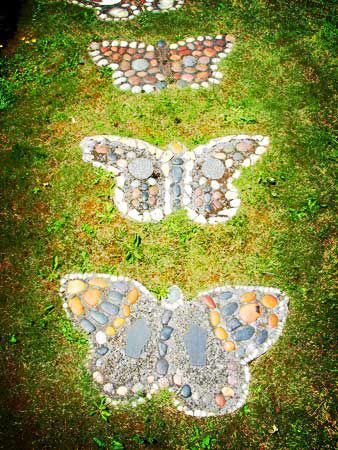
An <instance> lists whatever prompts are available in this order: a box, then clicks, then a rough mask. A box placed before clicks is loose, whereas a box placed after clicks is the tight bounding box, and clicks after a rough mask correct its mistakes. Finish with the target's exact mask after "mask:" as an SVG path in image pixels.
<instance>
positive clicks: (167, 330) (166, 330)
mask: <svg viewBox="0 0 338 450" xmlns="http://www.w3.org/2000/svg"><path fill="white" fill-rule="evenodd" d="M173 331H174V329H173V327H169V326H168V325H166V326H165V327H163V328H162V330H161V334H160V338H161V339H162V341H167V340H168V339H170V337H171V334H172V332H173Z"/></svg>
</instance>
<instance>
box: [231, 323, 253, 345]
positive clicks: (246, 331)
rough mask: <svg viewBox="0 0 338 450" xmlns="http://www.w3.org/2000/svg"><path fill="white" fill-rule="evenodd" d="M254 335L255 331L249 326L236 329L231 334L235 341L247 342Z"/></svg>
mask: <svg viewBox="0 0 338 450" xmlns="http://www.w3.org/2000/svg"><path fill="white" fill-rule="evenodd" d="M254 334H255V329H254V327H252V326H251V325H248V326H247V327H243V328H240V329H238V330H237V331H235V332H234V333H233V338H234V339H235V341H237V342H239V341H247V340H248V339H250V338H252V336H253V335H254Z"/></svg>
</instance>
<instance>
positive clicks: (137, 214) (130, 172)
mask: <svg viewBox="0 0 338 450" xmlns="http://www.w3.org/2000/svg"><path fill="white" fill-rule="evenodd" d="M268 144H269V139H268V138H267V137H263V136H247V135H238V136H224V137H221V138H218V139H213V140H211V141H209V142H208V143H207V144H202V145H199V146H198V147H196V148H195V149H194V150H193V151H189V150H188V149H187V148H186V147H184V146H183V145H181V144H177V143H176V144H175V143H174V144H171V145H169V146H168V148H167V150H165V151H163V150H161V149H159V148H157V147H154V146H153V145H151V144H148V143H147V142H144V141H141V140H138V139H129V138H123V137H119V136H108V135H106V136H92V137H86V138H85V139H84V140H83V141H82V142H81V144H80V146H81V148H82V151H83V160H84V161H86V162H90V163H91V164H93V166H94V167H102V168H103V169H105V170H107V171H110V172H112V173H113V174H114V175H115V176H116V178H115V179H116V188H115V193H114V201H115V203H116V205H117V207H118V209H119V211H120V212H121V214H122V215H123V216H124V217H127V218H129V219H133V220H136V221H139V222H151V221H152V222H158V221H160V220H162V219H163V218H164V217H166V216H167V215H169V214H171V213H172V212H173V211H176V210H179V209H182V208H183V209H185V210H186V211H187V214H188V217H189V218H190V219H191V220H193V221H195V222H197V223H200V224H216V223H221V222H225V221H227V220H229V219H230V218H232V217H233V216H234V215H235V214H236V212H237V209H238V207H239V206H240V199H239V193H238V190H237V188H236V187H235V186H234V184H233V181H234V180H235V179H237V178H239V176H240V174H241V168H242V167H249V166H251V165H253V164H255V163H256V162H257V161H258V160H259V158H260V157H261V155H262V154H263V153H265V152H266V150H267V146H268Z"/></svg>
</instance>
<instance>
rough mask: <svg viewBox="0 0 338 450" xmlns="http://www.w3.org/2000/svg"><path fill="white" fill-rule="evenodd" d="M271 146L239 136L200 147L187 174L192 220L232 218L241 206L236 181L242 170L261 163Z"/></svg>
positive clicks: (255, 138) (262, 140)
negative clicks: (259, 161) (262, 157)
mask: <svg viewBox="0 0 338 450" xmlns="http://www.w3.org/2000/svg"><path fill="white" fill-rule="evenodd" d="M268 143H269V139H268V138H264V137H263V136H244V135H239V136H225V137H222V138H219V139H213V140H212V141H210V142H208V143H207V144H205V145H200V146H199V147H197V148H196V149H195V150H194V153H193V156H192V158H193V160H192V161H190V162H189V163H188V164H186V171H185V185H186V186H187V189H188V190H189V193H190V204H188V205H187V206H186V209H187V211H188V216H189V218H190V219H192V220H194V221H196V222H198V223H201V224H206V223H209V224H215V223H220V222H225V221H227V220H229V219H230V218H232V217H233V216H234V215H235V214H236V212H237V209H238V207H239V205H240V199H239V198H238V191H237V189H236V188H235V186H234V185H233V181H234V180H235V179H236V178H238V177H239V176H240V168H241V167H249V166H251V165H253V164H255V163H256V162H257V161H258V159H259V158H260V157H261V155H262V154H263V153H265V152H266V150H267V146H268Z"/></svg>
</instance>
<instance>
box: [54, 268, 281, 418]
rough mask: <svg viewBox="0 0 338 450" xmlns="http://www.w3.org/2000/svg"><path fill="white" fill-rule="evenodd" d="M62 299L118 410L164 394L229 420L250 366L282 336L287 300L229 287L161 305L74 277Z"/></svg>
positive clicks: (102, 279)
mask: <svg viewBox="0 0 338 450" xmlns="http://www.w3.org/2000/svg"><path fill="white" fill-rule="evenodd" d="M60 293H61V295H62V297H63V298H64V308H65V310H66V311H67V313H68V315H69V316H70V318H71V320H72V321H73V322H74V323H75V324H76V325H77V326H79V327H81V328H82V329H83V330H84V331H85V332H86V333H88V336H89V337H90V343H91V354H90V358H89V360H90V361H89V366H88V367H89V369H90V371H91V372H92V376H93V379H94V381H95V382H96V383H98V384H99V385H100V386H101V388H102V390H103V392H104V393H105V394H106V395H107V396H108V398H109V402H110V403H111V404H112V405H118V404H119V403H121V402H122V403H125V404H128V405H129V404H131V405H132V406H137V404H139V403H142V402H144V401H145V400H146V398H151V396H152V395H153V394H155V393H156V392H157V391H158V390H159V389H168V390H169V391H170V392H172V393H173V395H174V399H173V403H174V405H175V406H176V407H177V408H178V410H179V411H183V412H184V413H186V414H188V415H194V416H196V417H206V416H212V415H219V414H225V413H229V412H232V411H235V410H236V409H238V408H239V407H240V406H241V405H243V403H244V402H245V398H246V395H247V393H248V388H249V380H250V373H249V368H248V366H247V363H248V362H249V361H251V360H253V359H255V358H256V357H257V356H259V355H261V354H262V353H264V352H265V351H266V350H267V349H268V348H269V347H270V346H271V345H272V344H273V343H274V342H275V341H276V340H277V339H278V337H279V335H280V333H281V331H282V328H283V325H284V322H285V320H286V316H287V311H288V309H287V302H288V299H287V297H286V296H285V295H284V294H282V293H281V292H280V291H279V290H278V289H272V288H264V287H259V286H224V287H219V288H215V289H213V290H210V291H207V292H203V293H201V294H200V295H199V296H198V297H197V299H196V300H194V301H192V302H187V301H184V298H183V295H182V292H181V290H180V289H179V288H178V287H177V286H172V287H171V288H169V292H168V296H167V298H166V299H164V300H163V301H162V303H161V304H160V305H159V304H158V303H157V301H156V298H155V297H154V296H153V295H152V294H151V293H150V292H149V291H147V289H145V287H144V286H142V285H141V284H140V283H138V282H137V281H133V280H130V279H128V278H125V277H114V276H111V275H105V274H71V275H67V276H65V277H64V278H63V279H62V280H61V289H60Z"/></svg>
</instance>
